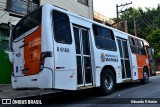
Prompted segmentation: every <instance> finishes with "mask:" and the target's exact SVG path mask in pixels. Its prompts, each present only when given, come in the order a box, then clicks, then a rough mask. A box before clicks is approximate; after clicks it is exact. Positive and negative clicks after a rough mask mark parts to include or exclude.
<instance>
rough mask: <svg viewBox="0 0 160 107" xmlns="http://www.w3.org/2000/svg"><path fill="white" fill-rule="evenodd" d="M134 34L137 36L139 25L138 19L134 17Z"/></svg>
mask: <svg viewBox="0 0 160 107" xmlns="http://www.w3.org/2000/svg"><path fill="white" fill-rule="evenodd" d="M133 20H134V34H135V36H137V25H136V17H134V19H133Z"/></svg>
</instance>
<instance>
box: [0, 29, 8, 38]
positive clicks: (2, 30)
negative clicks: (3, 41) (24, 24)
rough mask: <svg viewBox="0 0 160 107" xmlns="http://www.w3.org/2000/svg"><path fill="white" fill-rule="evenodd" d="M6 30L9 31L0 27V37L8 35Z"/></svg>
mask: <svg viewBox="0 0 160 107" xmlns="http://www.w3.org/2000/svg"><path fill="white" fill-rule="evenodd" d="M8 32H9V30H8V29H3V28H0V37H9V34H8Z"/></svg>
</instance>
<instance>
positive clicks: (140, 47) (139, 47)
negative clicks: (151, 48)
mask: <svg viewBox="0 0 160 107" xmlns="http://www.w3.org/2000/svg"><path fill="white" fill-rule="evenodd" d="M136 44H137V50H138V54H140V55H146V51H145V47H144V43H143V41H142V40H138V39H136Z"/></svg>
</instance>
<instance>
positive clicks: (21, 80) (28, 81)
mask: <svg viewBox="0 0 160 107" xmlns="http://www.w3.org/2000/svg"><path fill="white" fill-rule="evenodd" d="M52 75H53V74H52V71H51V70H49V69H44V70H43V72H40V73H39V74H38V75H31V76H24V77H13V76H12V87H13V88H14V89H17V88H52V82H51V81H53V80H52ZM35 79H36V80H37V81H33V80H35ZM22 84H23V85H22Z"/></svg>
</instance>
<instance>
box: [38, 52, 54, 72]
mask: <svg viewBox="0 0 160 107" xmlns="http://www.w3.org/2000/svg"><path fill="white" fill-rule="evenodd" d="M47 57H52V52H42V53H41V56H40V71H42V70H43V68H44V63H45V59H46V58H47Z"/></svg>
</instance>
